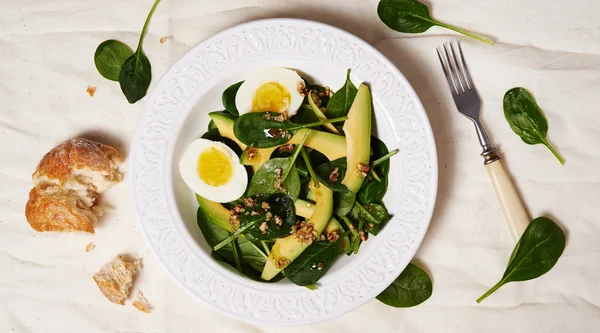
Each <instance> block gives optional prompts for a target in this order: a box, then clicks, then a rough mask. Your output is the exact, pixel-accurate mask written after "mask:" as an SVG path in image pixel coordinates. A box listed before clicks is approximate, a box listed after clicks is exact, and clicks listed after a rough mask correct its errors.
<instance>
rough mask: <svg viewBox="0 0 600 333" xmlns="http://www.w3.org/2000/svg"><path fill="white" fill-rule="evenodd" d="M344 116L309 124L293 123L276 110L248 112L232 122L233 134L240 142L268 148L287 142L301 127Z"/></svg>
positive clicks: (327, 121)
mask: <svg viewBox="0 0 600 333" xmlns="http://www.w3.org/2000/svg"><path fill="white" fill-rule="evenodd" d="M345 119H346V118H336V119H330V120H321V121H318V122H315V123H310V124H295V123H293V122H291V121H290V120H284V119H283V115H280V114H278V113H277V112H270V111H266V112H249V113H246V114H243V115H241V116H240V117H239V118H237V119H236V121H235V123H234V124H233V134H234V135H235V137H236V138H237V139H238V140H240V141H241V142H242V143H244V144H246V145H248V146H250V145H252V146H254V147H256V148H269V147H274V146H278V145H282V144H284V143H286V142H288V141H289V140H290V139H291V138H292V135H294V133H295V132H296V131H297V130H299V129H302V128H310V127H317V126H321V125H323V124H328V123H335V122H340V121H343V120H345Z"/></svg>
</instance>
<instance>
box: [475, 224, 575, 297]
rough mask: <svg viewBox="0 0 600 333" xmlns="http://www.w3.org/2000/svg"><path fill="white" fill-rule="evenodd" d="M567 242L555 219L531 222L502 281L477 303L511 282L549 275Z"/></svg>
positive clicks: (511, 257) (512, 256)
mask: <svg viewBox="0 0 600 333" xmlns="http://www.w3.org/2000/svg"><path fill="white" fill-rule="evenodd" d="M565 241H566V239H565V234H564V232H563V231H562V229H561V228H560V227H559V226H558V225H557V224H556V223H554V221H552V220H551V219H549V218H547V217H538V218H536V219H534V220H533V221H531V223H529V225H528V226H527V229H525V232H523V235H522V236H521V238H520V239H519V242H517V245H515V249H514V250H513V253H512V254H511V256H510V260H509V262H508V267H507V268H506V271H505V272H504V275H503V276H502V279H501V280H500V282H498V283H496V285H494V286H493V287H492V288H491V289H490V290H489V291H488V292H486V293H485V294H483V296H481V297H479V298H478V299H477V303H480V302H481V301H483V300H484V299H486V298H487V297H488V296H489V295H491V294H492V293H493V292H494V291H496V290H498V288H500V287H502V286H503V285H505V284H507V283H509V282H515V281H527V280H531V279H535V278H537V277H540V276H542V275H544V274H546V273H547V272H548V271H549V270H550V269H552V267H554V265H555V264H556V262H557V261H558V258H560V256H561V255H562V253H563V250H564V249H565Z"/></svg>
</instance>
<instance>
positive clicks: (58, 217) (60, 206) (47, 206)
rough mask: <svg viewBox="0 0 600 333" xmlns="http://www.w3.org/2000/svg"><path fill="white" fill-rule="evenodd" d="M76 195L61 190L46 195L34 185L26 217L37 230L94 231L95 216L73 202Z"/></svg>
mask: <svg viewBox="0 0 600 333" xmlns="http://www.w3.org/2000/svg"><path fill="white" fill-rule="evenodd" d="M74 198H75V197H73V196H72V195H69V193H68V191H63V190H59V191H57V192H54V193H53V194H49V195H45V194H44V190H42V189H40V188H38V187H34V188H33V189H31V191H30V192H29V201H27V205H26V206H25V217H26V218H27V222H29V225H31V227H32V228H33V229H34V230H36V231H58V232H70V231H83V232H87V233H90V234H93V233H94V225H95V221H94V220H93V218H94V217H93V216H91V215H90V214H86V213H85V212H84V210H82V209H80V208H79V207H77V203H76V202H73V201H74V200H76V199H74Z"/></svg>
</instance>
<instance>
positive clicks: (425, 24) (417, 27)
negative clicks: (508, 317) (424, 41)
mask: <svg viewBox="0 0 600 333" xmlns="http://www.w3.org/2000/svg"><path fill="white" fill-rule="evenodd" d="M377 15H379V19H381V21H382V22H383V23H385V25H387V26H388V27H390V28H391V29H394V30H396V31H399V32H405V33H410V34H417V33H421V32H425V31H427V30H428V29H429V28H431V27H433V26H435V25H437V26H440V27H443V28H446V29H450V30H454V31H456V32H458V33H461V34H463V35H465V36H469V37H471V38H475V39H477V40H479V41H482V42H484V43H487V44H490V45H494V42H493V41H491V40H489V39H487V38H485V37H481V36H479V35H476V34H474V33H472V32H469V31H466V30H463V29H460V28H457V27H454V26H451V25H448V24H445V23H442V22H439V21H437V20H435V19H433V18H432V17H431V15H430V14H429V8H427V6H426V5H424V4H422V3H420V2H419V1H417V0H381V1H380V2H379V5H378V6H377Z"/></svg>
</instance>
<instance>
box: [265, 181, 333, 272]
mask: <svg viewBox="0 0 600 333" xmlns="http://www.w3.org/2000/svg"><path fill="white" fill-rule="evenodd" d="M309 188H310V190H311V191H312V192H314V193H315V197H316V204H315V209H314V212H313V214H312V216H311V217H310V218H309V219H307V222H309V223H312V224H313V230H315V231H316V232H317V237H319V236H320V235H321V233H322V232H323V230H324V229H325V226H326V225H327V223H329V220H330V219H331V215H332V214H333V192H332V191H331V190H330V189H329V188H327V187H326V186H324V185H321V186H319V187H316V186H315V185H314V183H313V182H311V183H310V184H309ZM308 246H309V244H308V243H306V242H303V241H301V240H299V239H298V238H296V236H295V235H290V236H287V237H285V238H279V239H278V240H277V241H276V242H275V245H273V248H272V249H271V253H270V254H269V257H268V258H267V262H266V264H265V268H264V269H263V272H262V275H261V278H262V279H263V280H271V279H272V278H274V277H275V276H276V275H277V274H279V272H281V270H283V269H284V268H285V267H286V266H287V265H289V264H290V262H292V261H293V260H294V259H296V258H298V256H299V255H300V254H301V253H302V252H303V251H304V250H305V249H306V248H307V247H308Z"/></svg>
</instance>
